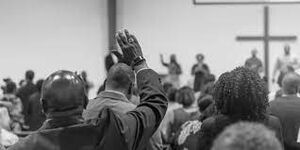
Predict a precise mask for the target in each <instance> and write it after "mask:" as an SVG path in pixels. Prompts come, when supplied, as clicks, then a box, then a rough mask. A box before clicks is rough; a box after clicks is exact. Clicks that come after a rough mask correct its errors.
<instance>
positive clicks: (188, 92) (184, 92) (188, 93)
mask: <svg viewBox="0 0 300 150" xmlns="http://www.w3.org/2000/svg"><path fill="white" fill-rule="evenodd" d="M177 94H178V97H177V101H178V102H179V103H180V104H182V105H183V107H184V108H186V107H190V106H191V105H192V104H193V103H194V102H195V95H194V91H193V89H192V88H190V87H188V86H184V87H182V88H180V89H179V91H178V93H177Z"/></svg>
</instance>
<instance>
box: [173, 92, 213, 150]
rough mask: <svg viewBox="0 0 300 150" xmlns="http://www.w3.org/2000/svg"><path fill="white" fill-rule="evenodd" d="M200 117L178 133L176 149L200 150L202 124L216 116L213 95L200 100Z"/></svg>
mask: <svg viewBox="0 0 300 150" xmlns="http://www.w3.org/2000/svg"><path fill="white" fill-rule="evenodd" d="M198 108H199V112H200V116H199V118H198V119H197V120H192V121H187V122H185V123H184V124H183V125H182V126H181V127H180V129H179V130H178V131H177V133H176V138H175V145H174V149H176V150H186V149H188V150H199V145H198V137H199V134H200V128H201V125H202V122H203V121H204V120H205V119H206V118H208V117H211V116H213V115H215V114H216V107H215V101H214V100H213V97H212V96H211V95H208V94H207V96H204V97H202V98H201V99H199V100H198Z"/></svg>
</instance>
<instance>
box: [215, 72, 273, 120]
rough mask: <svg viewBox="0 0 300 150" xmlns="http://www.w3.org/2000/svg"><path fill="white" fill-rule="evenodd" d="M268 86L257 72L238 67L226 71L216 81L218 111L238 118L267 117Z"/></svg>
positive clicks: (258, 118)
mask: <svg viewBox="0 0 300 150" xmlns="http://www.w3.org/2000/svg"><path fill="white" fill-rule="evenodd" d="M267 93H268V92H267V88H266V85H265V84H264V82H263V81H262V80H261V78H260V77H259V76H258V74H256V73H255V72H253V71H251V70H249V69H247V68H245V67H238V68H236V69H234V70H233V71H231V72H227V73H224V74H222V75H221V76H220V78H219V80H218V81H217V82H216V84H215V87H214V91H213V97H214V100H215V102H216V107H217V110H218V112H220V113H221V114H224V115H227V116H230V117H234V118H236V119H238V120H248V121H250V120H252V121H259V120H263V119H265V114H266V108H267V106H268V94H267Z"/></svg>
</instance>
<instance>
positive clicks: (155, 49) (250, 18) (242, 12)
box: [118, 0, 300, 89]
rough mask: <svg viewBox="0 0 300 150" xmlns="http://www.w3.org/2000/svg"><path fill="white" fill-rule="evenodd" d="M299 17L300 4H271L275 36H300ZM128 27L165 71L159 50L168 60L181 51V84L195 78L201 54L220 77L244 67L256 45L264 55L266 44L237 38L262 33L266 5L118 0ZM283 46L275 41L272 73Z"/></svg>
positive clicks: (120, 15)
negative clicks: (196, 63) (238, 67)
mask: <svg viewBox="0 0 300 150" xmlns="http://www.w3.org/2000/svg"><path fill="white" fill-rule="evenodd" d="M299 15H300V5H276V6H270V30H271V31H270V32H271V34H272V35H291V34H292V35H297V36H299V35H300V28H299V27H300V21H298V19H297V18H299ZM123 28H127V29H129V30H130V31H133V33H135V34H136V35H137V37H138V39H139V40H140V42H141V45H142V47H143V49H144V53H145V57H146V58H147V60H148V62H149V64H150V66H151V67H152V68H154V69H155V70H157V71H158V72H160V73H167V69H166V68H164V67H163V66H162V65H161V64H160V59H159V54H160V53H161V54H163V55H164V56H165V60H167V61H168V59H169V55H170V54H173V53H174V54H176V55H177V59H178V62H179V63H180V64H181V66H182V68H183V71H184V74H183V75H182V77H181V81H182V84H185V83H186V82H187V80H190V79H191V76H190V72H191V67H192V65H193V64H194V63H195V62H196V60H195V55H196V54H197V53H203V54H204V55H205V56H206V58H205V59H206V60H205V61H206V62H207V63H208V65H209V67H210V68H211V71H212V72H213V73H214V74H216V75H217V76H219V75H220V74H221V73H223V72H225V71H229V70H231V69H234V68H235V67H236V66H240V65H243V64H244V62H245V60H246V58H248V57H250V51H251V50H252V49H253V48H257V49H258V51H259V57H260V58H262V60H263V58H264V56H263V55H264V53H263V52H264V51H263V44H262V42H237V41H236V40H235V38H236V36H237V35H262V33H263V6H262V5H246V6H242V5H238V6H223V5H220V6H201V5H193V2H192V0H151V1H149V0H118V29H119V30H120V29H123ZM290 44H291V48H292V52H293V53H296V54H300V51H299V50H298V49H299V48H300V45H299V42H295V43H290ZM284 45H285V43H284V42H276V43H273V42H272V43H271V44H270V75H271V74H272V72H273V66H274V63H275V60H276V57H277V56H279V55H282V54H283V46H284ZM263 61H264V60H263ZM272 87H274V86H272ZM273 89H274V88H273Z"/></svg>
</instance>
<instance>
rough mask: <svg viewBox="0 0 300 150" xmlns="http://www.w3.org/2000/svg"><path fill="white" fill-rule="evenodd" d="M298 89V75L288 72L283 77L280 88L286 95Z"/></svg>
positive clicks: (299, 87)
mask: <svg viewBox="0 0 300 150" xmlns="http://www.w3.org/2000/svg"><path fill="white" fill-rule="evenodd" d="M299 89H300V76H299V75H298V74H297V73H288V74H286V75H285V76H284V77H283V80H282V90H283V92H284V94H286V95H294V94H297V93H298V92H299Z"/></svg>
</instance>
